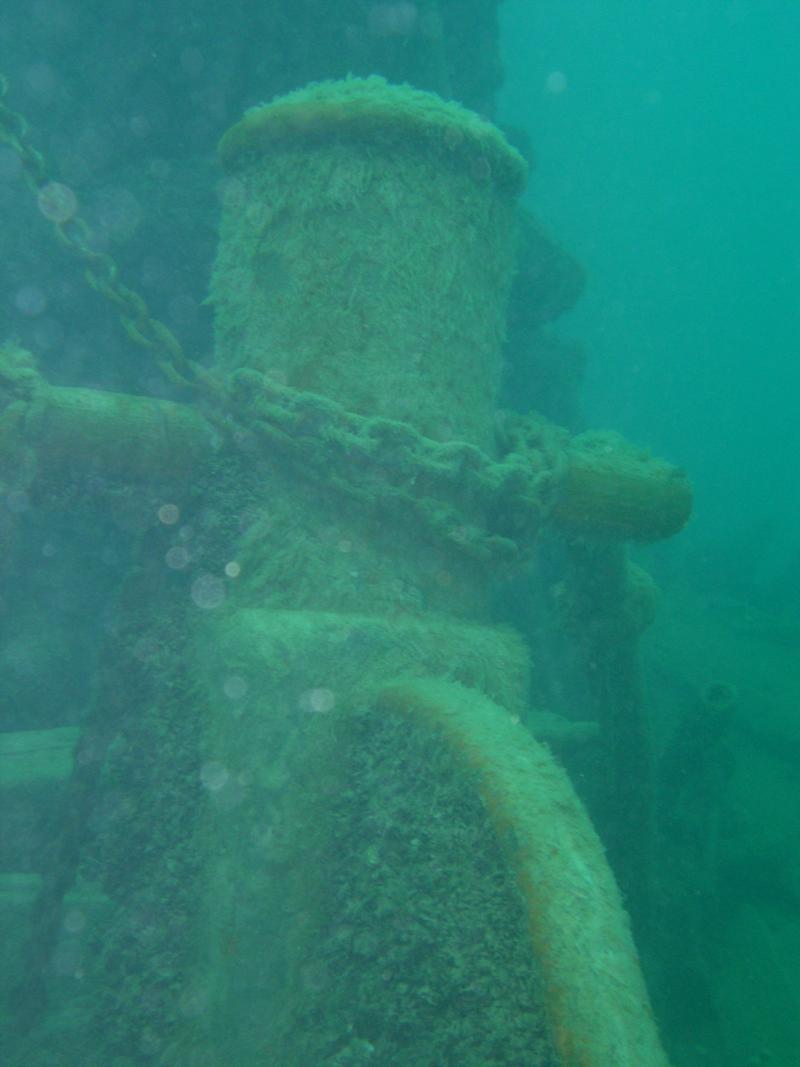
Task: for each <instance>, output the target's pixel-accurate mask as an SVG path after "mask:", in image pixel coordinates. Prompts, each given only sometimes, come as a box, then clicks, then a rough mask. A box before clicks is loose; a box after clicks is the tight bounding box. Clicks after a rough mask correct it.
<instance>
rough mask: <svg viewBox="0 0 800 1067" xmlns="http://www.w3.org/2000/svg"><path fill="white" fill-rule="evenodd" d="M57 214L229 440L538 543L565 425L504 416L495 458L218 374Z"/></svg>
mask: <svg viewBox="0 0 800 1067" xmlns="http://www.w3.org/2000/svg"><path fill="white" fill-rule="evenodd" d="M7 90H8V82H7V81H6V79H5V78H4V77H3V76H2V75H0V142H5V143H6V144H8V145H10V146H11V148H12V149H13V150H14V152H16V154H17V156H18V157H19V159H20V160H21V162H22V169H23V175H24V177H25V180H26V182H27V184H28V185H29V186H30V188H31V190H32V191H33V193H34V195H36V196H37V197H39V196H41V195H42V191H43V190H46V189H47V187H48V185H49V184H50V178H49V177H48V174H47V167H46V165H45V161H44V158H43V156H42V154H41V153H40V152H38V151H37V150H36V149H35V148H34V147H33V146H32V145H31V144H30V142H29V140H28V136H27V135H28V125H27V123H26V121H25V119H24V118H23V117H22V115H19V114H17V113H16V112H14V111H12V110H11V109H10V108H8V107H7V106H6V104H5V103H4V98H5V95H6V92H7ZM52 221H53V226H54V229H55V232H56V235H57V236H58V238H59V240H60V241H61V242H62V243H63V244H65V245H66V246H67V247H68V248H70V249H71V250H72V251H74V252H75V253H77V255H78V256H79V257H80V258H81V259H82V260H83V262H84V264H85V274H86V278H87V281H88V282H89V284H90V285H91V286H92V288H93V289H95V290H96V291H97V292H98V293H100V294H101V295H102V296H104V297H106V299H108V300H110V301H111V303H112V304H114V305H116V307H117V308H118V311H119V316H120V319H121V321H122V325H123V327H124V329H125V332H126V334H127V335H128V337H130V339H131V340H132V341H133V342H135V343H136V344H137V345H139V346H140V347H143V348H146V349H148V350H149V351H150V353H151V355H152V357H153V359H154V360H155V362H156V364H157V365H158V367H159V369H160V370H161V371H162V373H163V374H164V375H165V376H166V377H167V378H168V379H169V380H170V381H171V382H173V383H175V384H176V385H180V386H183V387H189V388H193V389H199V390H200V392H201V401H202V408H203V413H204V415H205V416H206V417H207V418H209V419H210V421H212V422H213V423H214V424H215V425H216V426H217V428H218V429H219V430H221V431H222V432H223V433H224V434H226V435H227V436H230V437H231V438H232V439H233V440H234V442H235V441H236V440H237V438H238V439H241V436H242V434H243V433H244V434H245V435H248V434H252V435H254V436H255V437H257V438H260V439H261V440H264V441H266V442H267V443H268V444H269V445H270V446H272V447H277V448H278V449H280V450H281V451H282V452H283V454H284V455H286V456H287V457H288V458H292V459H295V460H296V461H297V463H298V465H299V467H300V469H301V470H302V471H303V473H304V475H305V476H311V477H318V478H320V479H321V480H323V481H324V482H325V484H326V485H327V486H328V487H329V488H332V489H335V490H337V491H338V492H341V493H343V494H345V495H347V496H349V497H350V498H351V499H356V500H360V501H361V502H362V503H364V504H365V505H368V506H369V505H373V506H374V505H376V504H378V505H389V506H392V505H395V506H397V507H398V508H399V509H400V511H401V512H402V513H404V514H412V515H414V516H416V519H417V520H418V521H420V522H422V523H423V524H424V525H425V526H426V527H427V528H428V530H429V531H430V532H431V533H432V534H433V535H434V536H435V537H436V538H437V539H439V540H444V541H447V542H448V543H450V544H451V545H454V546H457V547H459V548H460V549H461V550H462V551H464V552H466V553H468V554H469V555H472V556H473V557H475V558H478V559H486V560H488V559H492V558H494V559H497V558H506V559H509V558H515V557H516V558H518V557H519V556H520V555H523V556H524V555H525V553H526V551H527V550H529V549H530V547H531V546H532V545H533V543H534V541H535V537H536V533H537V531H538V529H539V527H540V526H541V524H542V522H544V521H545V520H546V518H547V515H548V514H549V511H550V509H551V507H552V505H553V501H554V498H555V493H556V491H557V488H558V485H559V483H560V480H561V477H562V475H563V471H564V464H565V431H559V430H558V429H557V428H556V427H554V426H552V425H550V424H548V423H546V422H545V421H544V420H541V419H534V418H533V417H531V416H525V417H523V416H512V417H509V418H508V419H507V421H506V424H505V425H504V426H503V427H502V428H501V432H500V433H499V435H498V436H499V443H500V446H501V452H502V458H501V459H499V460H495V459H492V458H491V457H490V456H488V455H487V454H486V453H484V452H482V451H481V450H480V449H479V448H477V447H476V446H474V445H471V444H469V443H467V442H464V441H456V442H444V443H443V442H438V441H434V440H432V439H430V438H427V437H424V436H423V435H422V434H420V433H419V432H418V431H417V430H415V429H414V428H413V427H412V426H410V425H408V424H407V423H402V422H396V421H393V420H390V419H385V418H369V417H365V416H362V415H357V414H355V413H353V412H349V411H347V410H346V409H345V408H343V407H342V406H341V405H340V404H338V403H336V402H335V401H332V400H330V399H328V398H327V397H324V396H320V395H318V394H315V393H309V392H304V391H300V390H296V389H292V388H290V387H288V386H283V385H279V384H277V383H276V382H274V381H272V380H271V379H270V378H269V377H268V376H266V375H263V374H260V373H258V372H257V371H254V370H241V371H237V372H235V373H234V374H233V375H232V376H231V377H230V378H229V379H227V380H220V379H218V378H217V377H216V376H215V375H213V374H212V373H211V372H209V371H207V370H205V369H204V368H203V367H201V366H199V365H198V364H197V363H195V362H194V361H192V360H189V359H188V358H187V356H186V354H185V353H184V351H183V349H182V348H181V345H180V343H179V341H178V340H177V338H176V337H175V335H174V334H173V333H172V331H171V330H170V329H169V328H168V327H167V326H165V325H164V323H162V322H159V320H158V319H154V318H153V317H152V315H151V314H150V312H149V310H148V307H147V304H146V303H145V301H144V300H143V299H142V297H141V296H140V295H139V294H138V293H136V292H134V291H133V290H132V289H129V288H128V286H126V285H124V284H123V283H122V282H120V280H119V268H118V266H117V264H116V263H115V262H114V260H113V258H112V257H111V256H109V255H108V254H107V253H105V252H98V251H97V250H96V249H94V248H92V234H91V230H90V228H89V226H88V225H87V224H86V222H85V220H84V219H82V218H81V217H80V216H79V215H77V214H72V215H71V217H70V218H69V219H66V220H64V221H58V220H57V219H56V220H52Z"/></svg>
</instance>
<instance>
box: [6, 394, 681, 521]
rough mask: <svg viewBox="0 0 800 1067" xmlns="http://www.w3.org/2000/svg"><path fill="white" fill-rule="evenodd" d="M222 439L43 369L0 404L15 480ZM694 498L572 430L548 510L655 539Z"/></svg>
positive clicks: (167, 459)
mask: <svg viewBox="0 0 800 1067" xmlns="http://www.w3.org/2000/svg"><path fill="white" fill-rule="evenodd" d="M220 446H221V438H220V435H219V433H218V432H217V431H216V430H215V429H214V428H213V427H212V426H211V425H210V424H209V423H208V422H207V421H206V419H205V418H204V417H203V416H202V415H201V414H200V413H199V412H198V411H196V410H195V409H194V408H192V407H190V406H189V405H187V404H180V403H175V402H174V401H170V400H160V399H156V398H153V397H144V396H130V395H127V394H123V393H108V392H104V391H102V390H98V389H74V388H66V387H63V386H54V385H49V384H48V383H46V382H44V381H43V380H42V379H41V378H38V376H37V386H36V389H35V390H34V393H33V395H32V396H31V397H30V398H29V399H16V400H14V401H12V402H11V403H10V404H8V405H7V406H6V408H5V409H4V410H3V411H2V412H0V468H2V469H3V471H4V474H5V478H6V480H7V481H9V482H11V483H12V484H13V482H14V478H13V477H12V475H13V473H14V472H18V471H19V470H20V468H21V467H22V466H23V465H24V464H26V463H27V465H28V466H29V467H30V471H29V477H30V478H33V477H35V478H37V479H42V480H47V479H48V478H52V477H56V476H58V475H62V474H63V473H64V472H73V473H95V474H97V475H98V476H99V477H100V478H102V479H105V480H107V481H108V482H111V483H114V484H120V483H123V484H124V483H126V482H130V483H139V482H143V481H152V480H154V479H155V480H163V481H175V480H180V479H184V478H187V477H190V476H192V475H193V474H196V473H198V472H199V471H200V470H202V468H203V467H204V466H206V465H207V464H208V462H209V461H210V460H211V458H212V456H213V455H214V454H216V452H217V451H218V450H219V448H220ZM26 453H27V458H26V456H25V454H26ZM34 456H35V459H34V458H33V457H34ZM691 504H692V491H691V483H690V482H689V480H688V478H687V477H686V475H685V474H684V473H683V471H681V470H679V469H678V468H675V467H672V466H670V465H669V464H667V463H664V462H662V461H658V460H653V459H649V458H647V457H642V458H637V457H636V455H635V454H632V452H631V450H630V449H629V448H628V449H618V450H617V451H616V452H614V453H609V454H606V455H604V456H600V457H598V456H597V454H595V453H593V452H591V451H589V450H587V449H586V448H585V447H582V446H581V444H580V439H575V440H574V441H573V442H572V443H571V444H570V446H569V447H568V448H567V450H566V462H565V465H564V474H563V476H562V481H561V484H560V486H559V489H558V491H557V493H556V503H555V505H554V508H553V511H552V514H551V520H552V522H553V523H554V524H555V525H557V526H561V527H563V528H565V529H568V530H570V531H574V532H579V533H584V534H587V535H594V536H597V537H604V538H608V539H609V540H619V541H622V540H635V541H655V540H658V539H660V538H665V537H671V536H672V535H673V534H676V533H677V532H678V531H679V530H680V529H682V527H683V526H684V525H685V523H686V520H687V519H688V517H689V513H690V511H691Z"/></svg>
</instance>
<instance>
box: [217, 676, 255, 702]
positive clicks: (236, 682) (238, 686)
mask: <svg viewBox="0 0 800 1067" xmlns="http://www.w3.org/2000/svg"><path fill="white" fill-rule="evenodd" d="M249 688H250V686H249V684H248V681H247V679H246V678H243V677H242V676H241V674H231V675H229V676H228V677H227V678H226V679H225V681H224V682H223V683H222V692H223V693H224V694H225V696H226V697H227V698H228V700H243V699H244V698H245V697H246V696H247V691H248V690H249Z"/></svg>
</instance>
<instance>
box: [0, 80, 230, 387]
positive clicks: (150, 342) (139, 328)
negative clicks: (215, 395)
mask: <svg viewBox="0 0 800 1067" xmlns="http://www.w3.org/2000/svg"><path fill="white" fill-rule="evenodd" d="M7 93H8V79H7V78H6V77H5V76H4V75H3V74H0V142H3V143H5V144H7V145H8V146H9V147H10V148H11V149H12V150H13V151H14V152H15V154H16V155H17V157H18V159H19V160H20V163H21V165H22V176H23V178H24V180H25V183H26V185H27V186H28V188H29V189H30V190H31V192H32V193H33V195H34V196H35V197H36V198H37V199H39V198H40V197H41V196H42V195H43V193H46V192H47V190H48V189H51V188H54V187H56V186H57V185H58V183H56V182H54V181H53V180H52V178H51V177H50V175H49V173H48V167H47V165H46V161H45V158H44V156H43V155H42V153H41V152H39V151H38V149H36V148H35V147H34V146H33V145H32V144H31V142H30V138H29V136H28V134H29V130H30V127H29V126H28V123H27V121H26V120H25V118H24V116H22V115H20V114H19V113H18V112H16V111H13V110H12V109H11V108H10V107H8V105H7V104H6V102H5V98H6V95H7ZM47 217H48V218H49V219H50V222H51V223H52V226H53V231H54V233H55V235H56V237H57V238H58V240H59V241H60V242H61V244H63V245H64V246H65V247H66V248H68V249H69V250H70V251H71V252H73V253H74V254H76V255H77V256H78V258H79V259H80V260H81V261H82V262H83V264H84V275H85V277H86V281H87V282H88V284H89V285H90V286H91V287H92V289H94V290H95V292H97V293H99V294H100V295H101V296H104V297H105V298H106V299H107V300H109V301H110V302H111V303H112V304H114V305H115V306H116V308H117V312H118V314H119V318H120V322H121V323H122V328H123V329H124V330H125V333H126V335H127V336H128V338H129V339H130V340H131V341H132V342H133V343H134V344H136V345H138V346H139V347H140V348H144V349H147V350H148V351H149V353H150V355H151V357H152V359H153V361H154V362H155V364H156V366H157V367H158V369H159V370H160V371H161V373H162V374H163V375H164V376H165V378H167V380H168V381H170V382H171V383H172V384H173V385H177V386H181V387H183V388H190V389H192V388H196V387H198V386H200V387H203V388H204V390H205V391H206V392H208V391H209V389H208V387H209V386H210V385H211V384H212V383H211V382H210V381H209V375H208V372H207V371H205V370H204V369H203V368H202V367H201V366H200V365H199V364H198V363H196V362H195V361H193V360H190V359H189V358H188V356H187V355H186V353H185V352H184V350H183V348H182V346H181V343H180V341H179V340H178V338H177V337H176V336H175V334H174V333H173V332H172V330H170V328H169V327H168V326H166V325H165V324H164V323H163V322H161V321H160V320H159V319H156V318H154V317H153V316H152V315H151V314H150V309H149V308H148V306H147V303H146V302H145V300H144V298H143V297H142V296H141V295H140V294H139V293H137V292H135V291H134V290H133V289H131V288H129V286H127V285H125V284H124V283H123V282H122V281H120V277H119V267H118V266H117V264H116V262H115V261H114V259H113V257H112V256H110V255H109V254H108V253H107V252H101V251H99V250H98V249H96V248H93V247H92V231H91V229H90V227H89V225H88V224H87V222H86V220H85V219H84V218H82V217H81V216H80V215H79V214H77V213H76V212H73V213H70V214H69V216H68V217H65V218H63V219H60V218H58V217H57V216H56V217H53V216H51V215H49V214H48V215H47Z"/></svg>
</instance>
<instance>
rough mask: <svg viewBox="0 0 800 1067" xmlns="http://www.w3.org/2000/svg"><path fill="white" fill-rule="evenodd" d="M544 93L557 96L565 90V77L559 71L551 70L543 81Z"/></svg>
mask: <svg viewBox="0 0 800 1067" xmlns="http://www.w3.org/2000/svg"><path fill="white" fill-rule="evenodd" d="M544 87H545V91H546V92H548V93H552V94H553V95H554V96H557V95H558V94H559V93H563V92H564V90H565V89H566V88H567V76H566V75H565V74H564V73H563V72H562V71H560V70H552V71H551V72H550V73H549V74H548V75H547V77H546V78H545V80H544Z"/></svg>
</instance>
